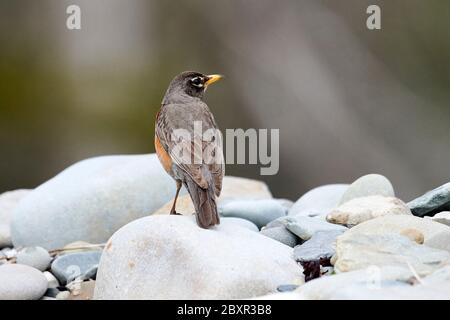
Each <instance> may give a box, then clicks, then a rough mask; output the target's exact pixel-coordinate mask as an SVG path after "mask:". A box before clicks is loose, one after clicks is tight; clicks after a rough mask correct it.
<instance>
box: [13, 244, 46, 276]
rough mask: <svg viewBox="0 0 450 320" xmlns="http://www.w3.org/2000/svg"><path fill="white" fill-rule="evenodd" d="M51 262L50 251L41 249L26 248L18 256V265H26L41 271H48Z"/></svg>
mask: <svg viewBox="0 0 450 320" xmlns="http://www.w3.org/2000/svg"><path fill="white" fill-rule="evenodd" d="M51 261H52V257H51V256H50V254H49V253H48V251H47V250H45V249H44V248H41V247H26V248H23V249H22V250H20V251H19V252H18V254H17V263H18V264H26V265H28V266H30V267H33V268H36V269H38V270H40V271H45V270H47V269H48V267H49V266H50V262H51Z"/></svg>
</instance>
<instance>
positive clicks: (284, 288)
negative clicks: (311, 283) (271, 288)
mask: <svg viewBox="0 0 450 320" xmlns="http://www.w3.org/2000/svg"><path fill="white" fill-rule="evenodd" d="M297 288H298V285H296V284H283V285H281V286H278V288H277V291H278V292H289V291H294V290H295V289H297Z"/></svg>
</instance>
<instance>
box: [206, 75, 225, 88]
mask: <svg viewBox="0 0 450 320" xmlns="http://www.w3.org/2000/svg"><path fill="white" fill-rule="evenodd" d="M207 77H208V80H207V81H206V82H205V85H206V86H209V85H210V84H212V83H214V82H216V81H219V80H220V79H222V78H223V76H222V75H220V74H210V75H208V76H207Z"/></svg>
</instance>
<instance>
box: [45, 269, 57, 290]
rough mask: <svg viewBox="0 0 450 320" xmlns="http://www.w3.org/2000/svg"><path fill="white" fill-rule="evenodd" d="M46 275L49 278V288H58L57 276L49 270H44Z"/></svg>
mask: <svg viewBox="0 0 450 320" xmlns="http://www.w3.org/2000/svg"><path fill="white" fill-rule="evenodd" d="M44 276H45V278H46V279H47V288H58V287H59V281H58V279H56V277H55V276H54V275H53V274H51V273H50V272H48V271H45V272H44Z"/></svg>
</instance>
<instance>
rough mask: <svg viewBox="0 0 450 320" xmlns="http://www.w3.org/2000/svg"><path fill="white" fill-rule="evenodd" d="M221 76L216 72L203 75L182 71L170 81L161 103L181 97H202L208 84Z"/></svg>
mask: <svg viewBox="0 0 450 320" xmlns="http://www.w3.org/2000/svg"><path fill="white" fill-rule="evenodd" d="M221 78H222V76H221V75H218V74H211V75H204V74H202V73H199V72H195V71H185V72H182V73H180V74H179V75H177V76H176V77H175V78H173V80H172V81H171V82H170V85H169V88H168V89H167V92H166V95H165V97H164V101H163V103H164V102H166V103H168V102H171V100H179V99H182V98H183V97H184V98H186V97H194V98H200V99H202V98H203V94H204V93H205V91H206V89H207V88H208V86H209V85H210V84H212V83H214V82H216V81H218V80H220V79H221Z"/></svg>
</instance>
